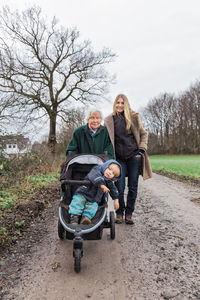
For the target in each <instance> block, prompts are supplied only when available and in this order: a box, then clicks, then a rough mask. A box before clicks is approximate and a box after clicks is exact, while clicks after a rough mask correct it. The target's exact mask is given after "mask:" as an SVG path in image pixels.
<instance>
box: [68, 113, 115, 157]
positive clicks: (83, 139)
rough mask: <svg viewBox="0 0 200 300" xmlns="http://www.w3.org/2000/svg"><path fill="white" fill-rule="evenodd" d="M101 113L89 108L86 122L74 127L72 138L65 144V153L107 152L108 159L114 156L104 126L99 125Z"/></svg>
mask: <svg viewBox="0 0 200 300" xmlns="http://www.w3.org/2000/svg"><path fill="white" fill-rule="evenodd" d="M101 121H102V114H101V112H100V111H99V110H95V109H94V110H90V111H89V113H88V118H87V124H86V125H82V126H80V127H78V128H76V129H75V130H74V132H73V136H72V140H71V141H70V143H69V144H68V146H67V149H66V155H67V154H68V152H69V151H71V152H73V153H80V154H81V153H95V154H104V153H107V155H108V157H109V158H110V159H112V158H114V151H113V146H112V143H111V141H110V137H109V134H108V131H107V128H106V127H105V126H102V125H101Z"/></svg>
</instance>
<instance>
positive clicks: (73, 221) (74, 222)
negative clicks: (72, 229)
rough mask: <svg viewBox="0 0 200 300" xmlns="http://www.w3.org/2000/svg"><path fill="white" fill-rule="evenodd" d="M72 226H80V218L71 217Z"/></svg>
mask: <svg viewBox="0 0 200 300" xmlns="http://www.w3.org/2000/svg"><path fill="white" fill-rule="evenodd" d="M70 224H72V225H77V224H78V216H71V217H70Z"/></svg>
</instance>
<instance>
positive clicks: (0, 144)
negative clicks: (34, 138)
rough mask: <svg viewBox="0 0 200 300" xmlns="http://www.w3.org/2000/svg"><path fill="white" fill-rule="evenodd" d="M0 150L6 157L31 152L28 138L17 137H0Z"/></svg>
mask: <svg viewBox="0 0 200 300" xmlns="http://www.w3.org/2000/svg"><path fill="white" fill-rule="evenodd" d="M0 149H1V150H2V152H3V153H4V154H5V155H6V156H12V155H21V154H24V153H28V152H30V151H31V142H30V140H29V138H25V137H24V136H23V135H22V134H19V135H4V136H0Z"/></svg>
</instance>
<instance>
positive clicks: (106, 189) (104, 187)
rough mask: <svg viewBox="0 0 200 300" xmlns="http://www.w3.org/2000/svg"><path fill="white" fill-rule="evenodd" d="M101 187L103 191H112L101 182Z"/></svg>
mask: <svg viewBox="0 0 200 300" xmlns="http://www.w3.org/2000/svg"><path fill="white" fill-rule="evenodd" d="M100 188H101V189H102V191H103V192H104V193H109V192H110V190H109V188H107V186H106V185H103V184H101V185H100Z"/></svg>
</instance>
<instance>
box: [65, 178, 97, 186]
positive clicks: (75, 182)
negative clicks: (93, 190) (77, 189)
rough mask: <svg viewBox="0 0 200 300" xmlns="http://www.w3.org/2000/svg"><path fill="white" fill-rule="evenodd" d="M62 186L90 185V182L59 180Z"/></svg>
mask: <svg viewBox="0 0 200 300" xmlns="http://www.w3.org/2000/svg"><path fill="white" fill-rule="evenodd" d="M63 184H77V185H90V184H91V182H90V181H89V180H72V179H64V180H61V185H63Z"/></svg>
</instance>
